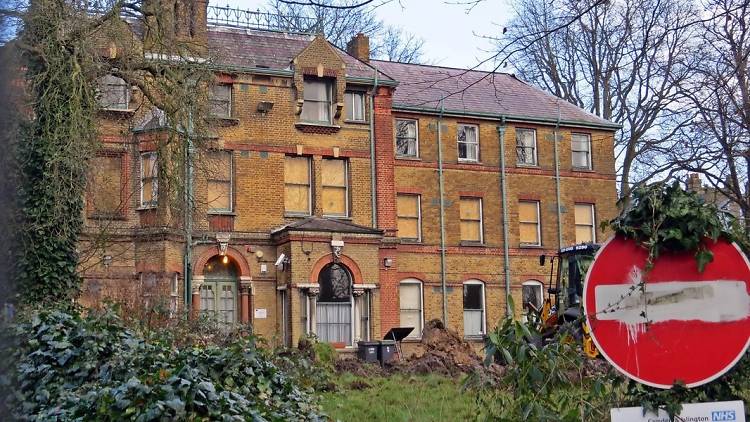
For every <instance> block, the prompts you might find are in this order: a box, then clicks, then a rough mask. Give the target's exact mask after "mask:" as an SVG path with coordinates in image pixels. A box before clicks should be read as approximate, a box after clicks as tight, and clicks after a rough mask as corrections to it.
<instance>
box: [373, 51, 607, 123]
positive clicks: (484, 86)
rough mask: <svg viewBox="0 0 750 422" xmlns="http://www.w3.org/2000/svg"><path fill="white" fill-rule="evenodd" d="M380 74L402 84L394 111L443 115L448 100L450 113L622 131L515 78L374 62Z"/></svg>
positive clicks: (441, 68) (436, 67)
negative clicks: (415, 109) (427, 110)
mask: <svg viewBox="0 0 750 422" xmlns="http://www.w3.org/2000/svg"><path fill="white" fill-rule="evenodd" d="M370 63H371V64H372V65H373V66H375V67H377V68H378V70H380V71H382V72H383V73H385V74H387V75H388V76H390V77H391V78H393V79H395V80H396V81H398V87H397V88H396V92H395V94H394V98H393V105H394V107H398V106H405V107H419V108H431V109H435V110H439V109H440V103H439V102H440V99H441V98H444V107H445V110H446V111H453V112H469V113H489V114H493V115H499V114H503V115H506V116H508V117H515V118H531V119H545V120H557V118H558V104H559V107H560V108H559V116H560V119H561V120H562V121H566V122H567V123H570V122H580V123H583V124H593V125H602V126H609V127H612V128H613V129H615V128H617V127H618V125H616V124H614V123H612V122H610V121H608V120H604V119H602V118H600V117H598V116H596V115H594V114H591V113H589V112H587V111H585V110H583V109H581V108H579V107H576V106H575V105H573V104H571V103H569V102H567V101H564V100H562V99H559V98H558V97H556V96H554V95H552V94H549V93H547V92H544V91H542V90H541V89H539V88H536V87H534V86H531V85H529V84H527V83H525V82H523V81H521V80H520V79H518V78H516V77H515V76H514V75H510V74H507V73H492V72H484V71H476V70H465V69H455V68H449V67H440V66H427V65H418V64H406V63H396V62H387V61H380V60H372V61H371V62H370Z"/></svg>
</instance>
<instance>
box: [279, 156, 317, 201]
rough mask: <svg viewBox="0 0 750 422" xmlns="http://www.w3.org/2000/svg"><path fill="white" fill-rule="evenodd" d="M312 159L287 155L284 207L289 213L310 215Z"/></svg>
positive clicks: (285, 162)
mask: <svg viewBox="0 0 750 422" xmlns="http://www.w3.org/2000/svg"><path fill="white" fill-rule="evenodd" d="M310 202H311V200H310V159H308V158H307V157H286V159H285V161H284V209H285V210H286V213H287V214H297V215H310Z"/></svg>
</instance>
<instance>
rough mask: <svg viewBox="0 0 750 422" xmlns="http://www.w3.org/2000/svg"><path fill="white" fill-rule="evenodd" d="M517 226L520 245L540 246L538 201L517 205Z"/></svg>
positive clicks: (523, 202) (522, 202)
mask: <svg viewBox="0 0 750 422" xmlns="http://www.w3.org/2000/svg"><path fill="white" fill-rule="evenodd" d="M518 226H519V232H520V236H519V241H520V243H521V245H526V246H539V245H541V244H542V242H541V239H540V233H539V201H521V202H519V203H518Z"/></svg>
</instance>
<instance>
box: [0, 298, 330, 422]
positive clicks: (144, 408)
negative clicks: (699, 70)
mask: <svg viewBox="0 0 750 422" xmlns="http://www.w3.org/2000/svg"><path fill="white" fill-rule="evenodd" d="M11 329H12V332H11V333H10V334H11V335H12V339H13V343H14V344H13V346H15V349H10V350H3V351H2V353H3V356H10V355H11V354H13V357H14V359H4V360H3V361H2V364H1V365H3V366H5V367H4V368H0V369H3V372H2V373H5V374H10V375H9V378H3V379H2V386H3V388H4V389H6V393H11V394H10V395H9V396H8V403H7V404H8V407H9V408H10V409H12V411H13V413H14V416H15V417H17V418H18V419H20V420H60V421H66V420H92V421H94V420H96V421H120V420H135V421H156V420H175V419H182V420H238V421H246V420H253V421H262V420H277V421H282V420H318V419H320V418H321V416H320V415H319V412H318V408H317V406H316V404H315V402H314V400H313V398H312V396H311V395H310V391H308V390H305V389H301V388H299V387H298V386H297V385H296V383H295V380H294V379H293V378H291V377H289V376H288V374H286V373H285V372H284V371H282V370H281V369H279V368H278V367H277V366H276V365H274V364H273V363H272V362H271V356H270V354H268V353H267V352H264V351H263V350H261V349H259V348H257V347H256V343H255V341H254V339H253V338H252V337H246V336H239V337H237V338H236V339H235V340H234V341H229V342H227V343H226V344H223V345H205V346H198V345H194V346H183V347H180V346H177V345H175V344H174V342H173V341H172V339H171V338H170V337H169V336H164V337H158V336H154V337H152V338H149V339H148V340H146V339H144V338H143V337H142V336H140V335H139V334H138V333H136V332H134V331H133V330H131V329H128V328H127V327H126V326H125V325H124V324H123V322H122V320H120V318H119V317H118V316H117V315H116V314H114V313H112V312H104V313H102V314H90V315H88V316H86V317H82V316H80V315H78V314H75V313H68V312H65V311H57V310H52V311H40V312H35V313H33V314H32V315H31V316H30V317H29V319H28V321H26V322H21V323H18V324H16V325H14V326H12V327H11ZM5 334H6V335H7V334H8V332H5ZM3 344H4V343H3ZM11 386H14V387H13V389H12V390H7V389H8V388H9V387H11Z"/></svg>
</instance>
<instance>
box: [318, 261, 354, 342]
mask: <svg viewBox="0 0 750 422" xmlns="http://www.w3.org/2000/svg"><path fill="white" fill-rule="evenodd" d="M318 285H319V286H320V293H319V294H318V298H317V299H318V300H317V303H316V306H315V315H316V318H317V320H316V324H315V333H316V334H317V335H318V338H319V339H320V340H321V341H325V342H328V343H344V344H347V345H350V344H352V320H353V315H352V310H353V306H352V302H353V300H352V277H351V275H350V273H349V270H348V269H347V268H346V267H344V266H343V265H340V264H337V263H332V264H328V265H327V266H325V267H323V269H322V270H321V271H320V274H319V275H318Z"/></svg>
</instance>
